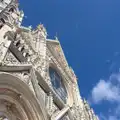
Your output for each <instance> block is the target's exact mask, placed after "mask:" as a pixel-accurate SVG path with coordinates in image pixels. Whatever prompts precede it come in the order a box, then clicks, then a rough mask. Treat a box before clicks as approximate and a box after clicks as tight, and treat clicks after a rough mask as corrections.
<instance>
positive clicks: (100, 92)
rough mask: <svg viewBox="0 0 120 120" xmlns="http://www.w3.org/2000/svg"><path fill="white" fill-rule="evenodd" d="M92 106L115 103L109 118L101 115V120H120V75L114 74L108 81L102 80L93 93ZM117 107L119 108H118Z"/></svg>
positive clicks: (108, 115)
mask: <svg viewBox="0 0 120 120" xmlns="http://www.w3.org/2000/svg"><path fill="white" fill-rule="evenodd" d="M91 99H92V101H90V102H91V104H99V103H101V104H102V101H107V102H108V104H109V105H111V103H112V105H113V103H115V104H114V105H115V106H114V108H112V109H111V107H110V108H109V109H110V110H111V111H110V112H109V110H108V114H107V116H104V114H102V113H101V114H100V120H120V119H119V118H120V114H119V113H120V73H117V74H112V75H111V76H110V77H109V79H108V80H102V79H101V80H100V81H99V82H98V83H97V84H96V86H94V88H93V89H92V91H91ZM116 105H117V106H116Z"/></svg>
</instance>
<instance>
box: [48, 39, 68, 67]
mask: <svg viewBox="0 0 120 120" xmlns="http://www.w3.org/2000/svg"><path fill="white" fill-rule="evenodd" d="M47 47H48V49H49V50H50V52H51V53H52V55H53V56H54V57H55V58H56V60H57V62H58V63H59V64H60V65H61V66H62V67H63V68H66V67H68V63H67V60H66V58H65V55H64V52H63V50H62V47H61V45H60V42H59V41H58V40H50V39H48V40H47Z"/></svg>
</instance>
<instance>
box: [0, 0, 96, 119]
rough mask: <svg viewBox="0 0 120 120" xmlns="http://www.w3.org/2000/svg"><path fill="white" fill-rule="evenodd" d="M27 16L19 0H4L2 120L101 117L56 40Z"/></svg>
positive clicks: (0, 3)
mask: <svg viewBox="0 0 120 120" xmlns="http://www.w3.org/2000/svg"><path fill="white" fill-rule="evenodd" d="M23 17H24V13H23V11H20V10H19V8H18V1H17V0H0V120H98V117H97V116H96V115H95V114H94V111H93V109H92V108H90V106H89V104H88V103H87V101H86V100H83V99H82V98H81V96H80V93H79V88H78V84H77V78H76V75H75V74H74V71H73V70H72V68H71V67H70V66H69V65H68V63H67V60H66V58H65V56H64V53H63V50H62V48H61V45H60V42H59V41H58V39H57V38H55V40H52V39H48V38H47V31H46V29H45V27H44V26H43V25H42V24H40V25H38V26H37V28H36V29H32V28H31V27H24V26H22V25H21V23H22V20H23Z"/></svg>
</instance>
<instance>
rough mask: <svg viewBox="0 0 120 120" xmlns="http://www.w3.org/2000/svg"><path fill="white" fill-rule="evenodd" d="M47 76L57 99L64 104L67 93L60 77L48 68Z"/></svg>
mask: <svg viewBox="0 0 120 120" xmlns="http://www.w3.org/2000/svg"><path fill="white" fill-rule="evenodd" d="M49 74H50V79H51V83H52V85H53V88H54V90H55V92H56V93H57V94H58V95H59V97H60V98H61V99H62V100H63V101H64V102H66V98H67V91H66V89H65V86H64V83H63V80H62V77H61V76H60V75H59V74H58V72H57V71H56V70H55V69H53V68H52V67H50V68H49Z"/></svg>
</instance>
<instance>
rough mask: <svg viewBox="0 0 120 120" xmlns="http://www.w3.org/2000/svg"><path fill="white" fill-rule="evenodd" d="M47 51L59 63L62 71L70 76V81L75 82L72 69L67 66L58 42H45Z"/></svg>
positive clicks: (75, 78)
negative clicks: (64, 70)
mask: <svg viewBox="0 0 120 120" xmlns="http://www.w3.org/2000/svg"><path fill="white" fill-rule="evenodd" d="M47 46H48V49H49V50H50V51H51V52H52V54H53V56H54V57H55V58H56V60H57V61H58V62H59V64H60V65H61V66H62V68H63V69H66V72H67V73H68V74H69V75H70V76H71V78H72V80H73V81H75V82H76V80H77V77H76V75H75V73H74V71H73V69H72V68H71V67H70V66H69V65H68V63H67V60H66V58H65V55H64V52H63V50H62V47H61V45H60V42H59V41H58V40H51V39H48V40H47Z"/></svg>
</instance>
